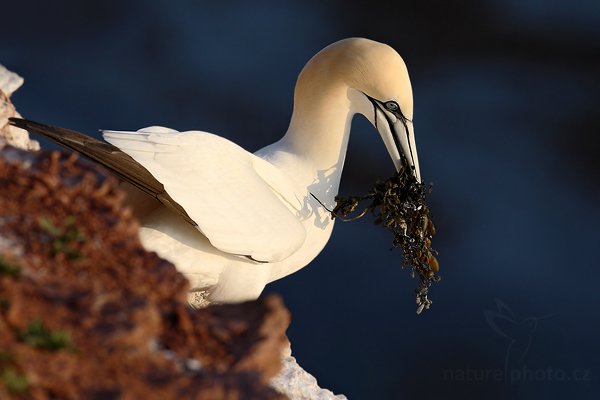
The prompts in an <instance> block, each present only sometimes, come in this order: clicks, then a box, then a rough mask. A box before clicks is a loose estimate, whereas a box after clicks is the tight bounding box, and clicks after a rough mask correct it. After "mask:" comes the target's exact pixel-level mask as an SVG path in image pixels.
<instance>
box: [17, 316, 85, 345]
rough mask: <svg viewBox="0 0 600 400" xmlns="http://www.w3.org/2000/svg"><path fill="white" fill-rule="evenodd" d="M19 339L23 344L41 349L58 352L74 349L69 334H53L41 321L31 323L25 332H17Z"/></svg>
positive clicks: (64, 332) (56, 332)
mask: <svg viewBox="0 0 600 400" xmlns="http://www.w3.org/2000/svg"><path fill="white" fill-rule="evenodd" d="M17 337H18V339H19V340H20V341H21V342H23V343H26V344H28V345H30V346H32V347H36V348H39V349H45V350H50V351H56V350H60V349H65V348H73V344H72V341H71V335H70V334H69V332H66V331H54V332H52V331H50V330H49V329H48V328H46V327H45V326H44V323H43V322H42V321H40V320H35V321H33V322H31V323H30V324H29V325H28V326H27V329H25V330H24V331H17Z"/></svg>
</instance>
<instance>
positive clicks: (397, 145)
mask: <svg viewBox="0 0 600 400" xmlns="http://www.w3.org/2000/svg"><path fill="white" fill-rule="evenodd" d="M375 110H376V113H375V118H376V120H375V123H374V125H375V127H376V128H377V130H378V131H379V134H380V135H381V138H382V139H383V143H385V147H386V148H387V150H388V153H389V154H390V157H391V158H392V161H393V162H394V165H395V166H396V170H397V171H399V170H400V169H401V168H402V160H401V156H400V152H402V155H403V156H404V157H405V158H406V160H407V162H408V166H409V168H410V169H411V170H412V172H413V175H414V176H415V178H416V179H417V181H418V182H421V171H420V169H419V157H418V156H417V146H416V144H415V133H414V127H413V124H412V122H410V121H406V123H403V122H402V120H400V119H398V118H396V117H392V116H389V115H386V114H385V112H384V111H383V110H381V109H380V108H379V107H376V108H375Z"/></svg>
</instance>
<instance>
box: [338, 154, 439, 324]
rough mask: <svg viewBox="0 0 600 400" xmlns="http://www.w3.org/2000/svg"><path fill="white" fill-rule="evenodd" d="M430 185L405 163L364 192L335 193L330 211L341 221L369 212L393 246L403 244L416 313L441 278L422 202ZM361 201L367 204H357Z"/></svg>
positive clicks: (432, 230) (425, 306)
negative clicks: (413, 279)
mask: <svg viewBox="0 0 600 400" xmlns="http://www.w3.org/2000/svg"><path fill="white" fill-rule="evenodd" d="M431 188H432V187H431V184H430V185H425V184H424V183H421V182H418V181H417V180H416V178H415V177H414V176H413V174H412V173H411V172H410V170H409V168H408V167H407V166H406V163H405V164H404V166H403V168H402V169H401V170H400V171H399V172H397V173H396V174H394V175H393V176H391V177H390V178H388V179H386V180H385V181H377V182H376V183H375V185H374V186H373V188H372V189H371V190H370V191H369V192H367V194H366V195H364V196H352V197H346V198H344V197H340V196H337V197H336V198H335V200H336V202H337V204H336V206H335V208H334V209H333V211H332V212H331V216H332V218H338V219H340V220H342V221H354V220H357V219H359V218H362V217H363V216H364V215H365V214H367V213H368V212H371V214H372V215H373V216H374V217H375V223H376V224H382V225H383V226H384V227H386V228H388V229H389V230H390V231H391V232H392V235H393V237H394V239H393V247H394V248H395V247H401V248H402V252H403V255H404V261H403V264H402V267H403V268H404V267H409V268H410V269H411V273H412V276H413V277H414V276H415V274H417V275H418V276H419V285H418V287H417V289H416V290H415V292H416V296H417V299H416V300H417V314H420V313H421V312H422V311H423V310H424V309H425V310H428V309H429V307H430V306H431V303H432V302H431V300H430V299H429V298H428V294H429V288H430V287H431V284H432V283H433V282H438V281H439V280H440V276H439V275H438V272H439V264H438V261H437V259H436V257H435V256H436V255H437V251H435V250H434V249H433V248H432V247H431V239H432V238H433V236H434V235H435V227H434V225H433V222H432V221H431V218H430V216H429V208H428V207H427V205H426V204H425V197H426V196H427V195H428V194H429V193H430V192H431ZM363 203H368V204H367V205H366V206H362V207H360V208H359V206H361V205H362V204H363ZM358 210H360V211H358Z"/></svg>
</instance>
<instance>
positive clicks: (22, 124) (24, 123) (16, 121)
mask: <svg viewBox="0 0 600 400" xmlns="http://www.w3.org/2000/svg"><path fill="white" fill-rule="evenodd" d="M8 123H9V124H10V125H12V126H16V127H17V128H21V129H25V130H29V129H28V128H29V127H31V126H40V127H46V125H44V124H40V123H39V122H35V121H30V120H28V119H24V118H15V117H10V118H9V119H8Z"/></svg>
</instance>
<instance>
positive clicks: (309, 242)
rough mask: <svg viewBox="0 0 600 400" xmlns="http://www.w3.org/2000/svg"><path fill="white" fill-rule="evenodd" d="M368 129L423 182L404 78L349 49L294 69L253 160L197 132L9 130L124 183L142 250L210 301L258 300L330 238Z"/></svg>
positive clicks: (370, 47) (399, 65)
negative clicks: (98, 135) (358, 141)
mask: <svg viewBox="0 0 600 400" xmlns="http://www.w3.org/2000/svg"><path fill="white" fill-rule="evenodd" d="M357 113H359V114H362V115H364V116H365V117H366V118H367V119H368V120H369V121H370V122H371V123H372V124H373V126H374V127H375V128H376V129H377V131H378V132H379V134H380V135H381V138H382V139H383V142H384V143H385V146H386V148H387V150H388V152H389V154H390V156H391V158H392V161H393V163H394V165H395V167H396V169H399V168H400V166H401V162H402V159H401V158H402V157H404V158H405V159H406V161H407V162H408V165H409V167H410V168H411V169H412V172H413V174H414V175H415V177H416V179H417V180H418V181H419V182H421V176H420V172H419V161H418V158H417V150H416V146H415V138H414V129H413V123H412V117H413V100H412V89H411V84H410V80H409V76H408V71H407V69H406V66H405V64H404V61H403V60H402V58H401V57H400V55H399V54H398V53H397V52H396V51H395V50H394V49H392V48H391V47H390V46H388V45H385V44H382V43H378V42H375V41H372V40H368V39H362V38H351V39H345V40H341V41H339V42H336V43H333V44H331V45H329V46H327V47H326V48H324V49H323V50H321V51H320V52H318V53H317V54H316V55H315V56H314V57H313V58H312V59H311V60H310V61H309V62H308V63H307V64H306V66H305V67H304V68H303V69H302V71H301V73H300V75H299V77H298V81H297V84H296V89H295V94H294V110H293V114H292V118H291V122H290V125H289V128H288V130H287V132H286V133H285V135H284V136H283V138H281V139H280V140H279V141H277V142H275V143H273V144H271V145H269V146H267V147H264V148H263V149H261V150H259V151H257V152H256V153H254V154H252V153H250V152H248V151H246V150H244V149H243V148H241V147H240V146H238V145H237V144H235V143H233V142H231V141H229V140H227V139H225V138H222V137H219V136H216V135H214V134H211V133H208V132H202V131H187V132H178V131H176V130H173V129H169V128H164V127H158V126H153V127H149V128H143V129H140V130H138V131H137V132H124V131H110V130H106V131H103V137H104V139H105V140H106V142H108V143H110V144H108V143H105V142H102V141H99V140H96V139H93V138H91V137H88V136H86V135H83V134H80V133H78V132H75V131H70V130H66V129H62V128H54V127H49V126H46V125H42V124H38V123H35V122H32V121H26V120H19V119H14V120H12V123H13V124H14V125H16V126H19V127H21V128H24V129H27V130H30V131H34V132H38V133H41V134H43V135H45V136H48V137H50V138H51V139H53V140H55V141H57V142H59V143H60V144H62V145H64V146H66V147H68V148H71V149H73V150H76V151H78V152H80V153H82V154H84V155H86V156H87V157H89V158H91V159H92V160H94V161H96V162H98V163H100V164H102V165H103V166H104V167H106V168H108V170H109V171H110V172H112V173H113V174H115V175H116V176H117V177H118V178H120V179H122V180H123V181H124V183H123V184H122V186H123V188H124V189H125V190H126V191H127V193H128V201H129V204H130V206H131V207H132V208H133V211H134V213H135V214H136V215H137V216H138V217H139V219H140V222H141V230H140V238H141V241H142V243H143V244H144V246H145V247H146V248H147V249H149V250H153V251H156V252H157V253H158V254H159V255H160V256H161V257H163V258H165V259H167V260H169V261H171V262H173V263H174V264H175V266H176V267H177V269H178V270H179V271H180V272H181V273H183V274H184V275H185V276H186V277H187V278H188V279H189V281H190V283H191V287H192V289H193V290H197V291H199V290H205V291H207V292H208V293H209V301H211V302H239V301H245V300H250V299H255V298H257V297H258V296H259V295H260V293H261V292H262V291H263V289H264V287H265V285H266V284H267V283H269V282H272V281H274V280H277V279H279V278H282V277H284V276H286V275H289V274H291V273H293V272H295V271H297V270H299V269H300V268H302V267H304V266H306V265H307V264H308V263H310V262H311V261H312V260H313V259H314V258H315V257H316V256H317V255H318V254H319V252H320V251H321V250H322V249H323V247H324V246H325V244H326V243H327V241H328V240H329V237H330V235H331V232H332V229H333V225H334V221H333V220H332V219H331V215H330V213H329V211H327V210H326V209H325V207H324V206H326V207H327V208H330V209H331V208H333V207H334V206H335V196H336V195H337V194H338V188H339V184H340V179H341V174H342V168H343V166H344V159H345V156H346V148H347V145H348V138H349V136H350V127H351V122H352V118H353V116H354V115H355V114H357Z"/></svg>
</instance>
